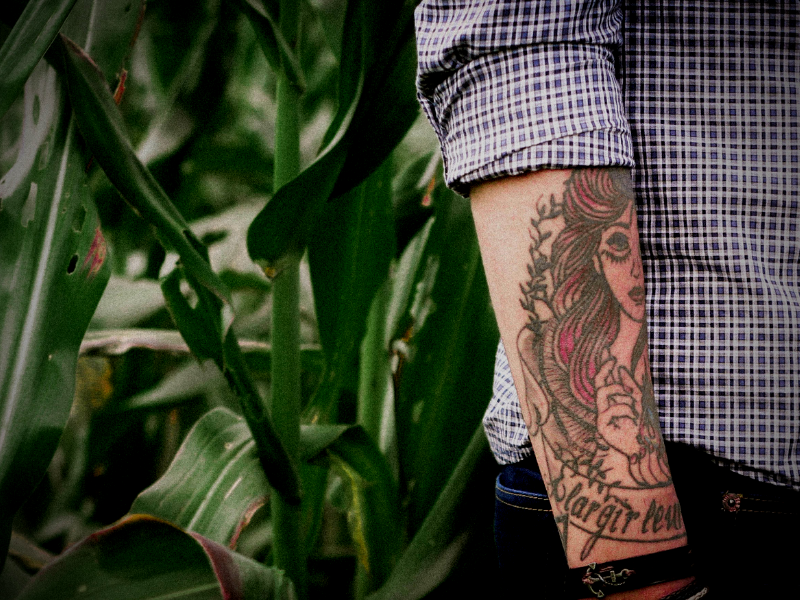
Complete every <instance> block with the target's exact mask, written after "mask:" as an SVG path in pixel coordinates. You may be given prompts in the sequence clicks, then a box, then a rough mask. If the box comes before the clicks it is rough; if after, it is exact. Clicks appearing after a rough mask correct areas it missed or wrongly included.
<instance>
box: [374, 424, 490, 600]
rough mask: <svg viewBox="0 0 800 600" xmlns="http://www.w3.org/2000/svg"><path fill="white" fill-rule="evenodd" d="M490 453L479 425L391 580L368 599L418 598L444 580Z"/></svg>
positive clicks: (458, 552) (457, 554) (457, 553)
mask: <svg viewBox="0 0 800 600" xmlns="http://www.w3.org/2000/svg"><path fill="white" fill-rule="evenodd" d="M488 453H489V444H488V442H487V441H486V434H485V433H484V431H483V426H482V425H479V426H478V428H477V429H476V430H475V433H473V435H472V439H471V440H470V442H469V445H468V446H467V448H466V450H465V452H464V454H463V455H462V456H461V459H460V460H459V462H458V464H457V465H456V468H455V469H454V470H453V473H452V475H451V476H450V478H449V479H448V481H447V485H446V486H445V487H444V489H443V490H442V492H441V494H440V495H439V497H438V498H437V500H436V503H435V504H434V506H433V508H432V509H431V511H430V513H428V515H427V516H426V518H425V521H424V522H423V524H422V526H421V527H420V528H419V531H417V533H416V535H415V536H414V539H413V540H412V541H411V544H409V546H408V548H406V550H405V551H404V552H403V555H402V557H401V558H400V560H399V561H398V562H397V565H396V566H395V568H394V570H393V571H392V574H391V576H390V577H389V579H388V581H387V582H386V584H385V585H383V586H382V587H381V588H380V589H379V590H378V591H377V592H376V593H374V594H372V595H371V596H369V597H368V600H417V599H419V598H423V597H425V596H426V595H427V594H428V593H429V592H430V591H431V590H433V589H434V588H435V587H436V586H438V585H439V584H440V583H442V581H444V579H445V578H446V577H447V575H448V574H449V573H450V572H451V570H452V569H453V567H454V566H455V564H456V562H457V561H458V560H459V557H460V555H461V550H462V549H463V547H464V544H465V542H466V540H465V538H464V534H459V533H456V532H457V531H458V527H457V524H456V519H457V516H458V508H459V506H460V505H461V504H463V502H464V495H465V493H466V492H467V490H468V484H469V482H470V476H471V475H472V473H473V471H474V470H475V468H476V466H477V465H478V462H479V461H480V460H481V458H482V457H484V456H485V455H487V454H488Z"/></svg>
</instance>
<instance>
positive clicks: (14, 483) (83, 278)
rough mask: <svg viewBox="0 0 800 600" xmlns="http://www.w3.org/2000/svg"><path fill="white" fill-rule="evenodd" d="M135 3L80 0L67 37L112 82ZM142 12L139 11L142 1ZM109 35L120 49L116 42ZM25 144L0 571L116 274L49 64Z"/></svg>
mask: <svg viewBox="0 0 800 600" xmlns="http://www.w3.org/2000/svg"><path fill="white" fill-rule="evenodd" d="M136 6H137V4H136V3H132V2H130V0H119V1H108V2H102V3H95V2H92V1H91V0H80V1H79V2H78V3H77V4H76V5H75V7H74V8H73V10H72V13H71V14H70V17H69V18H68V19H67V21H66V23H65V25H64V30H68V31H69V32H70V35H72V36H73V38H74V39H77V40H79V42H80V43H82V44H83V45H84V46H86V47H88V48H90V49H98V52H99V54H98V56H99V64H100V65H101V66H102V68H103V69H104V76H105V77H107V78H112V77H113V75H114V73H115V72H116V71H117V70H118V69H119V67H120V65H121V63H122V61H123V58H124V56H125V52H127V49H128V48H129V40H130V39H131V37H132V35H133V33H134V31H135V29H136V24H137V22H138V19H139V14H140V11H139V10H137V9H136ZM138 6H141V4H139V5H138ZM109 37H112V38H113V43H111V42H109V39H108V38H109ZM23 102H24V107H23V120H22V124H21V128H20V129H19V130H14V129H13V128H14V126H15V123H14V122H13V121H12V120H8V119H6V120H4V121H3V122H2V123H0V126H1V127H4V128H7V129H6V130H5V131H4V132H3V135H4V138H3V139H13V138H17V139H19V150H18V151H17V156H16V159H15V161H14V163H13V165H12V166H11V167H10V168H9V169H8V170H7V171H6V172H5V173H4V174H3V175H2V177H0V204H1V207H2V210H0V562H1V561H2V558H3V557H4V556H5V551H6V548H7V544H8V536H9V530H10V526H11V519H12V518H13V515H14V512H15V511H16V510H17V509H18V508H19V506H20V505H21V504H22V503H23V502H24V501H25V499H26V498H27V496H28V495H29V494H30V493H31V491H32V490H33V488H34V486H35V485H36V484H37V483H38V481H39V479H40V478H41V477H42V475H43V474H44V471H45V469H46V467H47V465H48V464H49V462H50V459H51V458H52V456H53V453H54V452H55V449H56V445H57V443H58V440H59V437H60V436H61V432H62V430H63V428H64V425H65V423H66V420H67V416H68V415H69V410H70V406H71V405H72V397H73V391H74V387H75V364H76V359H77V356H78V350H79V347H80V343H81V338H82V337H83V334H84V332H85V330H86V327H87V326H88V324H89V320H90V318H91V316H92V313H93V312H94V309H95V307H96V306H97V303H98V301H99V299H100V296H101V295H102V292H103V289H104V287H105V285H106V282H107V280H108V275H109V269H108V266H107V264H106V262H105V257H106V245H105V240H104V238H103V234H102V232H101V230H100V228H99V223H98V219H97V213H96V209H95V206H94V204H93V202H92V201H91V198H90V196H89V192H88V190H87V187H86V175H85V170H86V165H87V163H88V162H89V155H88V154H87V152H86V150H85V147H84V146H83V144H82V143H80V140H79V134H78V131H77V128H76V126H75V123H74V121H73V119H72V114H71V109H70V107H69V105H68V103H67V99H66V93H65V90H64V86H63V82H62V81H61V80H60V78H59V77H58V76H57V74H56V72H55V71H54V70H53V69H52V68H50V67H49V66H47V64H45V63H44V62H43V61H42V62H40V63H39V65H38V66H37V67H36V68H35V69H34V71H33V73H32V74H31V76H30V77H29V78H28V81H27V83H26V84H25V89H24V101H23Z"/></svg>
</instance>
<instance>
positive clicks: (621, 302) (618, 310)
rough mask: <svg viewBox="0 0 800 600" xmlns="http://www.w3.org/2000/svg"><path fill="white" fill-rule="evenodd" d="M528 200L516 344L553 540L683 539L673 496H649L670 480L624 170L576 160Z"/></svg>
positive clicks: (633, 215)
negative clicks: (555, 188) (578, 533)
mask: <svg viewBox="0 0 800 600" xmlns="http://www.w3.org/2000/svg"><path fill="white" fill-rule="evenodd" d="M537 202H538V206H537V209H536V211H535V215H534V217H533V218H532V219H531V226H530V235H531V244H530V263H529V265H528V274H529V276H530V277H529V279H528V280H527V281H525V282H523V283H522V285H521V292H522V298H521V304H522V306H523V308H524V309H525V311H526V314H527V317H528V320H527V324H526V326H525V327H524V328H523V330H522V331H521V332H520V335H519V338H518V349H519V352H520V358H521V360H522V364H523V375H524V382H525V398H524V402H526V403H527V408H528V411H527V414H528V421H529V422H528V426H529V429H530V432H531V435H532V436H534V437H537V436H538V437H540V438H541V440H542V441H543V442H544V445H545V453H546V458H547V465H546V473H545V475H546V477H547V479H548V481H547V483H548V486H549V492H550V496H551V501H552V502H553V504H554V509H555V511H556V521H557V522H559V525H560V527H561V530H562V541H564V542H565V544H566V540H567V529H568V527H577V528H578V529H580V530H582V531H584V532H585V534H586V535H585V536H584V539H586V542H585V544H584V547H583V548H582V552H581V556H582V558H585V557H586V556H588V555H589V553H590V552H591V550H592V548H593V547H594V545H595V544H596V543H597V541H598V540H601V539H610V540H618V541H628V542H636V541H642V542H653V541H659V540H667V539H675V538H676V537H681V536H683V535H685V534H684V530H683V523H682V519H681V515H680V507H679V505H678V503H677V499H675V501H674V502H669V503H667V504H663V503H657V502H655V501H653V503H652V505H651V504H650V503H648V497H652V496H653V494H652V491H653V490H654V489H657V488H666V487H671V483H672V481H671V478H670V474H669V469H668V467H667V461H666V454H665V451H664V446H663V442H662V439H661V434H660V429H659V423H658V413H657V410H656V406H655V400H654V397H653V386H652V382H651V379H650V368H649V364H648V356H647V332H646V328H645V288H644V279H643V274H642V263H641V256H640V254H639V236H638V230H637V224H636V211H635V205H634V198H633V194H632V192H631V187H630V175H629V172H628V171H627V170H624V169H591V168H586V169H575V170H574V171H572V173H571V175H570V177H569V178H568V180H567V181H566V183H565V186H564V192H563V194H562V195H561V197H556V196H555V195H554V196H551V197H550V198H544V197H543V198H539V199H538V201H537ZM540 462H541V461H540ZM544 471H545V470H543V472H544Z"/></svg>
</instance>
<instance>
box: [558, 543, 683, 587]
mask: <svg viewBox="0 0 800 600" xmlns="http://www.w3.org/2000/svg"><path fill="white" fill-rule="evenodd" d="M694 574H695V564H694V558H693V555H692V551H691V549H690V548H689V547H687V546H683V547H679V548H672V549H670V550H667V551H663V552H655V553H653V554H646V555H642V556H632V557H628V558H622V559H617V560H612V561H608V562H604V563H600V564H598V563H591V564H589V565H586V566H584V567H578V568H574V569H570V571H569V574H568V576H567V579H566V581H565V589H564V592H565V597H567V598H593V597H594V598H605V597H612V598H619V599H620V600H626V599H637V600H659V599H661V598H664V597H666V596H669V595H670V594H673V593H675V592H677V591H678V590H679V589H681V588H682V587H685V586H686V585H688V584H689V583H691V582H692V581H693V579H694ZM675 600H678V599H677V598H676V599H675Z"/></svg>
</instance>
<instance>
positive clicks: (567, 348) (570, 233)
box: [552, 169, 630, 409]
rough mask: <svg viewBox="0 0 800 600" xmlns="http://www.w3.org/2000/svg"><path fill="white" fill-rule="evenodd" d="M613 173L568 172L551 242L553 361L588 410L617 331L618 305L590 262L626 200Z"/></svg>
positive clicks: (621, 210) (583, 170) (627, 194)
mask: <svg viewBox="0 0 800 600" xmlns="http://www.w3.org/2000/svg"><path fill="white" fill-rule="evenodd" d="M615 175H616V173H614V170H609V169H576V170H575V171H573V174H572V176H571V177H570V178H569V180H568V181H567V183H566V192H565V199H564V222H565V227H564V229H563V231H562V232H561V234H560V235H559V236H558V239H557V240H556V241H555V242H554V243H553V254H552V262H553V265H554V266H553V278H554V287H555V296H554V298H553V309H554V314H555V317H556V319H557V321H558V325H557V328H556V331H555V338H554V339H555V340H556V341H557V344H558V345H557V348H558V350H557V351H556V357H557V360H558V361H559V363H561V368H562V369H563V370H564V371H565V372H568V373H569V374H570V387H571V388H572V391H573V394H574V395H575V398H577V399H579V400H580V401H581V402H583V403H585V404H586V405H587V406H590V407H591V408H592V409H594V403H595V400H594V398H595V390H594V384H593V381H594V377H595V375H596V373H597V371H598V369H599V365H600V362H601V360H602V350H603V348H608V347H609V346H610V345H611V344H612V343H613V342H614V340H615V339H616V337H617V334H618V333H619V317H620V307H619V305H618V303H617V300H616V299H615V298H614V295H613V293H612V292H611V289H610V288H609V286H608V283H607V282H606V280H605V277H603V275H602V274H600V273H598V272H597V271H596V270H595V268H594V263H593V261H592V257H593V256H594V255H595V253H596V252H597V249H598V247H599V245H600V241H601V238H602V234H603V231H604V230H605V229H607V228H608V227H609V226H610V225H611V224H612V223H614V222H616V221H617V220H619V218H620V217H621V216H622V214H623V213H624V212H625V210H626V208H627V207H628V204H629V202H630V196H629V193H626V190H625V188H622V187H621V186H622V185H624V182H623V181H621V180H619V179H617V178H616V177H615ZM588 324H591V325H590V326H587V325H588ZM589 329H591V332H590V331H588V330H589ZM584 334H585V335H584Z"/></svg>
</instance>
